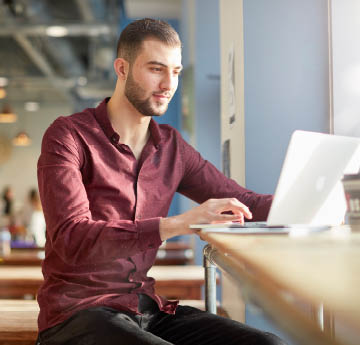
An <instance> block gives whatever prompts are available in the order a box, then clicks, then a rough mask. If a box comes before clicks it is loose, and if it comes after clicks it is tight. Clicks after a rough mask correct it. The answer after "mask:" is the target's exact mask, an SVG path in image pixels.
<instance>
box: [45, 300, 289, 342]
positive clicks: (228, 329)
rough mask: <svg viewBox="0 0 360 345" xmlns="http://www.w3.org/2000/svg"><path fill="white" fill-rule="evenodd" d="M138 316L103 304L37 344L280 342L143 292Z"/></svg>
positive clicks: (50, 331)
mask: <svg viewBox="0 0 360 345" xmlns="http://www.w3.org/2000/svg"><path fill="white" fill-rule="evenodd" d="M140 306H141V308H140V310H141V312H142V313H143V314H142V315H134V314H131V313H124V312H119V311H118V310H115V309H112V308H108V307H96V308H90V309H86V310H82V311H80V312H78V313H76V314H75V315H73V316H72V317H70V318H69V319H68V320H66V321H64V322H63V323H61V324H59V325H56V326H54V327H52V328H50V329H47V330H45V331H43V332H41V334H40V336H39V342H38V344H39V343H40V344H41V345H75V344H76V345H95V344H96V345H141V344H143V345H169V344H176V345H181V344H184V345H204V344H206V345H220V344H221V345H223V344H226V345H232V344H234V345H235V344H237V345H238V344H243V345H285V342H283V341H282V340H281V339H280V338H278V337H277V336H275V335H273V334H271V333H266V332H261V331H259V330H256V329H254V328H250V327H248V326H246V325H244V324H242V323H239V322H236V321H233V320H230V319H227V318H224V317H221V316H217V315H212V314H209V313H207V312H204V311H201V310H199V309H196V308H192V307H189V306H178V308H177V310H176V313H175V314H174V315H169V314H166V313H164V312H161V311H159V309H158V307H157V305H156V303H155V302H153V301H152V300H151V299H149V298H147V297H146V296H145V298H144V297H142V298H141V300H140Z"/></svg>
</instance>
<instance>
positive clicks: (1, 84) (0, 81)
mask: <svg viewBox="0 0 360 345" xmlns="http://www.w3.org/2000/svg"><path fill="white" fill-rule="evenodd" d="M8 83H9V81H8V78H5V77H0V87H4V86H6V85H7V84H8Z"/></svg>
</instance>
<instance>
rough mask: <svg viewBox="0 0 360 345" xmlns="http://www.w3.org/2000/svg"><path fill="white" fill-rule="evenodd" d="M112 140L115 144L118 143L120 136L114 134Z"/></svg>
mask: <svg viewBox="0 0 360 345" xmlns="http://www.w3.org/2000/svg"><path fill="white" fill-rule="evenodd" d="M111 141H112V142H113V143H114V144H116V143H117V142H118V138H117V137H116V135H113V136H112V137H111Z"/></svg>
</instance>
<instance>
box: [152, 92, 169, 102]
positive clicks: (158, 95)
mask: <svg viewBox="0 0 360 345" xmlns="http://www.w3.org/2000/svg"><path fill="white" fill-rule="evenodd" d="M153 96H154V97H155V98H156V99H158V100H162V101H164V100H168V99H170V95H168V94H164V93H153Z"/></svg>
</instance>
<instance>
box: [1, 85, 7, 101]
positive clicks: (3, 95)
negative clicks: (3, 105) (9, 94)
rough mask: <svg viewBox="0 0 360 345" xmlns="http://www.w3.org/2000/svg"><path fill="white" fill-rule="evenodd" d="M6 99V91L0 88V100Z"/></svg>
mask: <svg viewBox="0 0 360 345" xmlns="http://www.w3.org/2000/svg"><path fill="white" fill-rule="evenodd" d="M5 97H6V90H5V89H4V88H3V87H1V86H0V99H3V98H5Z"/></svg>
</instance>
